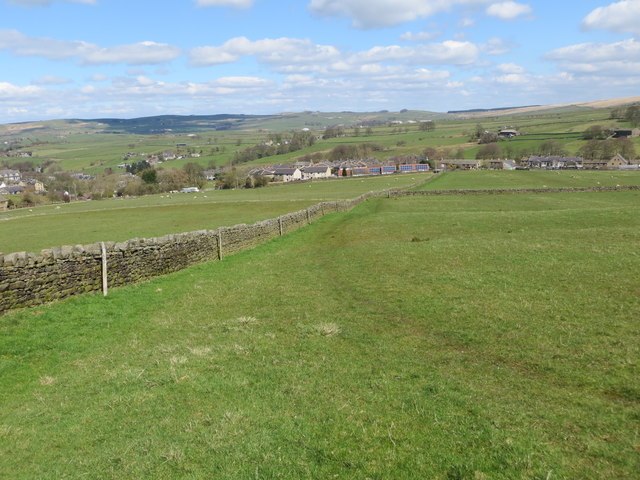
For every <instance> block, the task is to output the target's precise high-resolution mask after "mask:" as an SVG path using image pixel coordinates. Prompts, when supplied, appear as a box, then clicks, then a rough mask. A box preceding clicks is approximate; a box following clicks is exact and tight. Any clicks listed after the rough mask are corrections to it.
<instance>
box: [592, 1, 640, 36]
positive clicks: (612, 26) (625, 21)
mask: <svg viewBox="0 0 640 480" xmlns="http://www.w3.org/2000/svg"><path fill="white" fill-rule="evenodd" d="M582 27H583V28H585V29H587V30H610V31H612V32H617V33H633V34H636V35H640V0H623V1H621V2H616V3H612V4H610V5H608V6H606V7H599V8H596V9H595V10H593V11H592V12H591V13H589V15H587V16H586V17H585V18H584V20H583V21H582Z"/></svg>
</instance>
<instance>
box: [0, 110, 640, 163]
mask: <svg viewBox="0 0 640 480" xmlns="http://www.w3.org/2000/svg"><path fill="white" fill-rule="evenodd" d="M610 114H611V109H609V108H598V109H595V108H567V109H549V110H546V111H537V112H529V113H524V114H522V113H521V114H509V115H505V114H498V113H494V114H487V115H483V116H475V117H473V116H472V117H470V118H462V117H459V116H455V115H447V114H434V113H433V112H422V111H406V112H403V113H393V112H391V113H387V114H383V113H381V112H378V113H377V114H367V113H362V114H356V113H347V112H343V113H340V114H337V113H336V114H329V113H326V114H319V113H302V114H289V115H282V116H280V115H277V116H267V117H264V118H260V119H253V120H252V121H251V123H250V125H249V124H244V123H241V124H238V125H236V126H235V127H234V128H237V129H235V130H234V129H229V130H215V129H214V128H209V129H207V128H202V126H201V125H200V126H195V125H192V128H194V130H193V131H194V132H197V133H186V132H187V131H188V126H187V125H183V126H182V127H181V128H178V129H177V130H176V131H175V132H172V133H169V132H167V133H163V134H153V135H152V134H147V135H141V134H137V133H136V132H137V131H138V130H136V129H135V128H134V129H132V130H127V129H126V128H125V127H124V126H121V128H119V129H117V130H118V131H119V133H118V134H114V133H106V132H109V131H110V130H109V128H106V126H105V125H99V124H90V123H86V122H85V123H77V122H65V121H52V122H38V124H37V125H33V126H34V127H36V128H33V129H29V128H28V126H29V125H24V126H22V127H23V128H24V129H26V130H25V131H24V133H22V134H20V135H21V137H20V139H19V141H18V144H17V148H18V149H19V150H21V151H25V152H31V154H32V155H33V156H32V157H31V158H30V159H29V160H30V161H33V162H34V163H35V164H38V165H41V164H43V163H45V162H46V163H50V162H55V163H56V165H57V166H58V167H60V168H62V169H64V170H67V171H84V172H88V173H92V174H100V173H103V172H104V170H105V169H107V168H111V169H113V170H115V171H117V165H119V164H122V163H125V162H127V163H133V162H136V161H140V160H142V159H144V158H146V156H147V155H149V154H158V153H161V152H163V151H171V152H173V153H175V154H176V155H177V156H182V155H187V156H186V158H182V159H176V160H170V161H168V162H166V163H164V164H163V166H164V167H165V168H174V167H177V168H180V167H182V166H183V165H184V164H185V163H187V162H197V163H200V164H201V165H203V166H205V167H211V168H213V167H214V166H218V167H221V166H229V164H230V162H231V161H232V160H233V159H234V156H235V152H236V151H240V150H243V149H245V148H247V147H251V146H254V145H257V144H260V143H261V142H264V141H267V140H268V139H269V135H270V134H273V133H274V132H275V133H277V132H288V133H291V132H293V131H298V130H300V129H301V128H303V127H305V128H311V130H312V131H314V133H315V134H316V135H317V136H318V137H321V136H322V134H323V132H324V129H325V128H326V127H332V126H336V125H344V126H345V128H344V133H345V136H340V137H338V138H330V139H326V140H324V139H319V140H318V141H317V142H316V143H315V144H314V145H313V146H310V147H307V148H304V149H302V150H298V151H295V152H291V153H286V154H281V155H274V156H269V157H264V158H261V159H258V160H255V161H253V162H250V164H251V165H263V164H278V163H291V162H293V161H295V159H296V158H298V157H301V156H304V155H307V154H313V153H318V152H320V153H323V154H327V153H328V152H329V151H330V150H331V149H333V148H334V147H336V146H338V145H359V144H363V143H372V144H375V145H376V146H378V147H380V148H381V149H379V150H376V151H375V152H372V153H371V155H372V156H374V157H376V158H378V159H379V160H384V161H386V160H387V159H388V158H390V157H397V156H404V155H422V154H423V153H424V151H425V149H427V148H435V149H436V150H438V151H439V152H441V153H440V154H441V155H442V154H446V155H445V158H447V157H450V158H455V157H456V156H458V155H459V154H460V153H461V154H462V156H463V157H464V158H475V156H476V154H477V153H478V150H479V148H480V145H478V143H477V141H475V140H471V137H472V135H473V132H474V131H476V130H477V129H478V128H480V129H481V130H488V131H491V132H498V131H499V130H500V129H501V128H504V127H505V126H513V127H515V128H517V129H518V131H520V132H521V133H522V135H521V136H518V137H515V138H513V139H511V140H505V141H501V142H500V143H499V145H500V147H501V149H502V156H506V157H510V158H519V157H520V156H521V155H528V154H530V153H533V152H536V151H538V149H539V148H540V147H541V146H542V145H543V144H544V143H545V142H548V141H551V140H552V141H555V142H557V143H558V144H560V145H561V146H562V147H563V148H564V149H565V150H566V151H567V153H569V154H576V153H577V152H578V151H579V150H580V147H581V146H583V145H584V144H585V140H583V139H582V134H583V132H584V131H585V130H586V129H587V128H589V127H590V126H593V125H601V126H603V127H604V128H617V127H628V126H629V125H627V124H626V123H625V122H623V121H621V120H619V119H612V118H610V117H611V115H610ZM399 119H400V120H402V121H403V122H405V123H403V124H402V125H389V122H391V121H394V120H399ZM423 119H434V121H435V123H436V129H435V130H433V131H429V132H425V131H421V130H420V127H419V124H417V123H415V121H416V120H423ZM140 120H141V121H142V122H144V120H145V119H140ZM371 120H375V121H376V122H380V125H376V126H374V127H371V129H368V128H358V127H357V126H358V125H362V124H366V122H367V121H371ZM186 121H188V120H186ZM409 121H412V122H414V123H407V122H409ZM9 127H10V128H9V130H7V128H6V127H5V128H3V126H2V125H0V140H2V139H6V140H11V141H16V135H18V134H17V133H14V134H13V135H9V134H8V131H10V130H11V129H15V128H16V125H13V126H9ZM120 130H121V131H120ZM633 141H634V144H635V148H636V151H640V138H635V139H633ZM128 153H135V154H137V155H135V156H131V157H129V158H127V157H126V155H127V154H128ZM189 154H198V155H200V156H199V157H197V158H191V157H189V156H188V155H189ZM19 160H22V159H15V160H12V159H8V160H7V161H8V162H9V163H11V162H13V161H19Z"/></svg>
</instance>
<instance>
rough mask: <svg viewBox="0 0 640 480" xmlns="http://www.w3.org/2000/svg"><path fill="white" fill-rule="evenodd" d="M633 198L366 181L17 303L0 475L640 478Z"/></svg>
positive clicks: (2, 364) (638, 197)
mask: <svg viewBox="0 0 640 480" xmlns="http://www.w3.org/2000/svg"><path fill="white" fill-rule="evenodd" d="M441 178H446V177H441ZM452 178H455V177H454V176H452ZM639 204H640V193H639V192H608V193H572V194H565V193H562V194H548V195H546V194H538V195H504V196H503V195H474V196H447V197H415V198H414V197H411V198H396V199H375V200H369V201H368V202H366V203H365V204H363V205H361V206H360V207H358V208H357V209H355V210H353V211H352V212H350V213H344V214H333V215H330V216H327V217H324V218H322V219H320V220H319V221H317V222H315V223H314V224H313V225H312V226H310V227H308V228H305V229H303V230H299V231H297V232H295V233H293V234H291V235H288V236H286V237H282V238H279V239H277V240H275V241H272V242H270V243H268V244H265V245H263V246H261V247H259V248H256V249H254V250H252V251H248V252H244V253H241V254H238V255H235V256H232V257H228V258H226V259H225V260H224V261H222V262H216V263H209V264H203V265H199V266H197V267H195V268H191V269H188V270H185V271H182V272H179V273H176V274H173V275H169V276H165V277H162V278H159V279H157V280H154V281H152V282H149V283H145V284H141V285H137V286H132V287H127V288H122V289H117V290H115V291H113V292H112V293H111V294H110V296H109V297H107V298H106V299H104V298H102V297H100V296H98V295H85V296H82V297H77V298H73V299H69V300H66V301H62V302H59V303H57V304H54V305H49V306H43V307H40V308H34V309H26V310H23V311H17V312H12V313H9V314H7V315H5V316H3V317H2V318H0V472H2V474H1V475H0V476H4V477H6V478H11V479H35V478H38V479H49V478H50V479H58V478H73V479H76V478H89V479H92V478H93V479H103V478H111V479H129V478H154V479H157V478H191V479H196V478H198V479H199V478H224V479H227V478H228V479H236V478H237V479H249V478H251V479H275V478H283V479H284V478H286V479H291V478H296V479H319V478H344V479H365V478H370V479H423V478H429V479H431V478H433V479H509V480H512V479H578V478H579V479H602V478H616V479H634V478H637V473H638V471H640V456H639V455H638V449H639V448H640V444H639V439H638V431H639V428H640V415H639V414H638V411H639V410H638V402H639V401H640V389H639V387H638V381H637V380H638V378H639V374H640V372H639V368H638V360H639V358H640V355H639V354H640V351H639V345H640V342H639V340H640V339H639V338H638V337H639V333H640V332H639V329H640V327H639V325H638V322H637V319H638V316H639V314H640V280H639V277H638V275H637V272H638V271H640V236H639V235H638V233H639V232H640V211H639V210H638V208H637V206H638V205H639Z"/></svg>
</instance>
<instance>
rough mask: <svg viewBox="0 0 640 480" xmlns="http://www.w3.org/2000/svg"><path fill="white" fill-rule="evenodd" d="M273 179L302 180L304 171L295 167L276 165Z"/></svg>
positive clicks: (283, 180) (278, 180)
mask: <svg viewBox="0 0 640 480" xmlns="http://www.w3.org/2000/svg"><path fill="white" fill-rule="evenodd" d="M273 180H274V181H276V182H295V181H296V180H302V171H301V170H300V169H299V168H295V167H276V168H274V169H273Z"/></svg>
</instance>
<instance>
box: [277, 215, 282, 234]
mask: <svg viewBox="0 0 640 480" xmlns="http://www.w3.org/2000/svg"><path fill="white" fill-rule="evenodd" d="M278 229H279V230H280V236H282V217H278Z"/></svg>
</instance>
